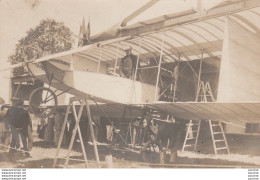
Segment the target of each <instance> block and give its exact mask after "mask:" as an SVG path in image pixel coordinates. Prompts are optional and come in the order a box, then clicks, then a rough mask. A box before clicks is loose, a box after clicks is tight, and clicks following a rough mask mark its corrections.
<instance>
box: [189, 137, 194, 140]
mask: <svg viewBox="0 0 260 180" xmlns="http://www.w3.org/2000/svg"><path fill="white" fill-rule="evenodd" d="M192 139H196V137H194V138H187V140H192Z"/></svg>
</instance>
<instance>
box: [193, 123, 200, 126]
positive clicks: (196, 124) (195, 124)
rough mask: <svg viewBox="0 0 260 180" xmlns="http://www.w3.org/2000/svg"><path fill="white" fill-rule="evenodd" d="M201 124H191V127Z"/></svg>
mask: <svg viewBox="0 0 260 180" xmlns="http://www.w3.org/2000/svg"><path fill="white" fill-rule="evenodd" d="M198 125H199V123H194V124H191V126H198Z"/></svg>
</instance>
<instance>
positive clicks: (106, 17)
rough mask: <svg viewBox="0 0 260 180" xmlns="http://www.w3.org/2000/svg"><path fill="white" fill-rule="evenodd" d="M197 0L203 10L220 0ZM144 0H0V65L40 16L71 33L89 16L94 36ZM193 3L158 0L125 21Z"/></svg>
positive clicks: (3, 76) (4, 76) (1, 75)
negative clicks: (62, 26)
mask: <svg viewBox="0 0 260 180" xmlns="http://www.w3.org/2000/svg"><path fill="white" fill-rule="evenodd" d="M201 1H202V4H203V9H208V8H210V7H211V6H214V5H215V4H217V3H219V2H221V1H223V0H201ZM147 2H149V0H131V1H130V0H0V64H1V66H6V65H7V63H6V61H7V58H8V56H10V55H11V54H12V52H13V51H14V49H15V45H16V44H17V43H18V40H19V39H21V38H22V37H24V36H26V31H27V30H29V29H30V28H34V27H36V26H37V25H38V24H39V22H40V20H42V19H44V18H53V19H55V20H57V21H61V22H64V24H65V25H66V26H67V27H69V28H70V29H71V31H72V32H73V33H74V34H78V33H79V26H80V23H81V22H82V19H83V17H85V18H86V19H88V18H89V19H90V26H91V35H94V34H96V33H98V32H101V31H104V30H106V29H107V28H110V27H112V26H113V25H115V24H117V23H119V22H120V21H122V20H123V19H124V17H126V16H127V15H129V14H131V13H132V12H133V11H135V10H136V9H138V8H139V7H141V6H142V5H144V4H145V3H147ZM196 2H197V1H196V0H161V1H160V2H158V3H157V4H155V5H154V6H153V7H151V8H150V9H148V10H147V11H145V12H144V13H143V14H141V15H140V16H138V17H137V18H135V19H134V20H132V21H131V22H129V24H131V23H135V22H138V21H142V20H146V19H150V18H154V17H157V16H160V15H164V14H170V13H175V12H180V11H183V10H188V9H191V8H196V4H197V3H196ZM8 76H9V72H4V73H3V72H0V82H3V81H6V80H7V79H8ZM2 91H6V89H4V90H3V88H1V86H0V96H1V94H2ZM5 94H6V92H5ZM6 99H7V98H6Z"/></svg>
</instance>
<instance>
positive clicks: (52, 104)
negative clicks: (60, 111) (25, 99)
mask: <svg viewBox="0 0 260 180" xmlns="http://www.w3.org/2000/svg"><path fill="white" fill-rule="evenodd" d="M57 104H58V101H57V96H56V95H55V93H54V92H53V91H52V90H51V89H49V88H46V87H40V88H37V89H35V90H34V91H33V92H32V93H31V94H30V97H29V110H30V111H31V112H32V113H34V114H35V115H36V116H38V117H41V118H46V117H49V116H51V115H52V114H53V113H54V112H55V110H56V108H57Z"/></svg>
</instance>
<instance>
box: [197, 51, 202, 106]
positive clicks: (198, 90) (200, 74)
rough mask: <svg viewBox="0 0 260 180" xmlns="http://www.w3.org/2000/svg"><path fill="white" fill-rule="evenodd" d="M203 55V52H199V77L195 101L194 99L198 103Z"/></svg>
mask: <svg viewBox="0 0 260 180" xmlns="http://www.w3.org/2000/svg"><path fill="white" fill-rule="evenodd" d="M203 54H204V51H202V52H201V58H200V69H199V77H198V85H197V95H196V99H195V101H196V102H198V97H199V88H200V81H201V69H202V60H203Z"/></svg>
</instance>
